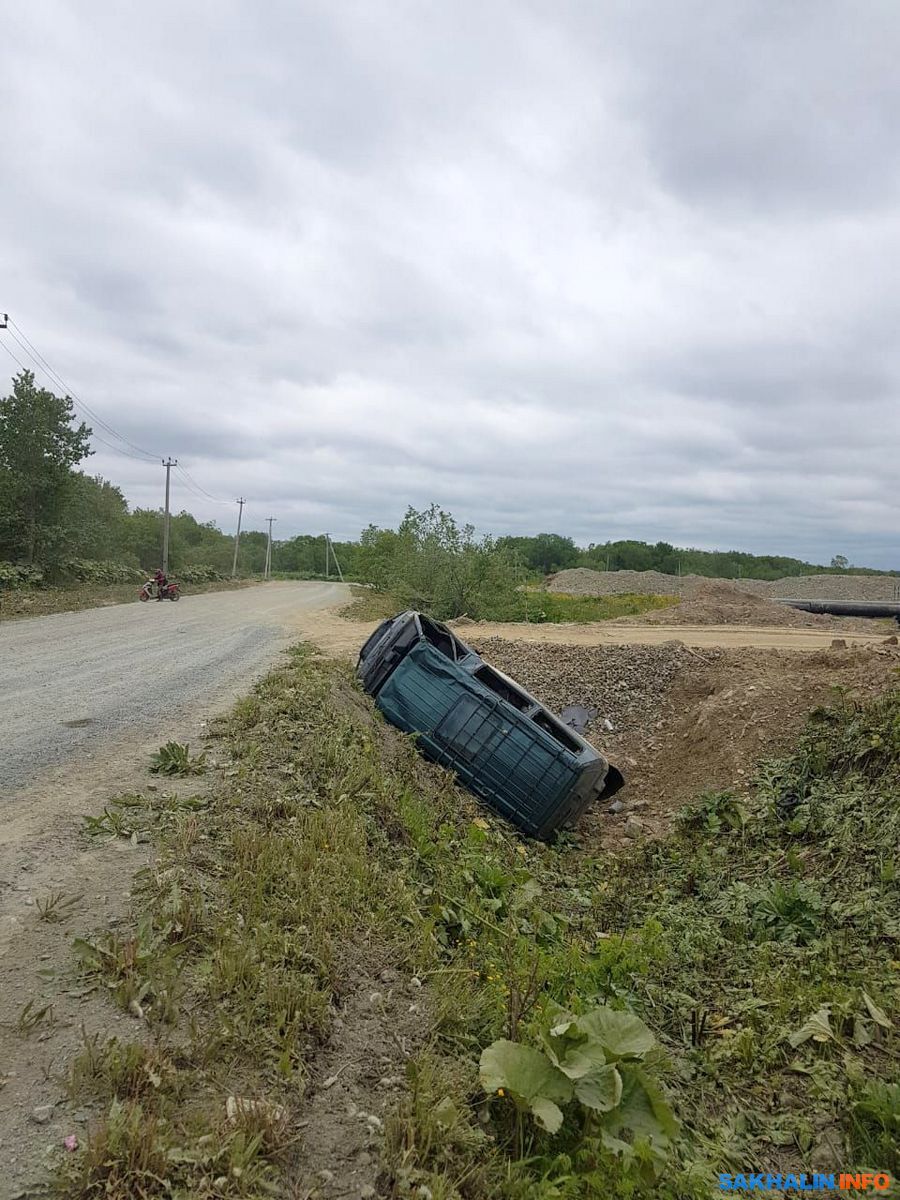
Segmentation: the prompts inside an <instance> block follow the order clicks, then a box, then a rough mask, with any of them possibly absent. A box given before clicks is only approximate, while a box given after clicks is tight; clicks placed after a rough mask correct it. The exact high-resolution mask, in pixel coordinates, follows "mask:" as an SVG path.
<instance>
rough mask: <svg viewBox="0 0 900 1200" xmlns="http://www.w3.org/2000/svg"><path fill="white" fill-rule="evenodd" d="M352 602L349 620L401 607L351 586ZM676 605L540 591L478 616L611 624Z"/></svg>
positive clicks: (665, 600)
mask: <svg viewBox="0 0 900 1200" xmlns="http://www.w3.org/2000/svg"><path fill="white" fill-rule="evenodd" d="M352 590H353V600H352V601H351V602H350V604H348V605H347V606H346V607H345V608H342V609H341V616H342V617H346V618H347V619H349V620H352V621H382V620H384V619H385V617H392V616H394V614H395V613H397V612H399V611H400V609H401V608H402V605H401V604H400V603H399V602H398V601H397V600H395V599H394V598H393V597H392V596H390V595H388V594H386V593H384V592H376V591H374V590H373V589H372V588H363V587H353V589H352ZM677 603H678V597H677V596H638V595H618V596H569V595H565V594H563V593H561V592H545V591H544V590H543V589H542V588H525V589H522V590H520V591H517V592H516V593H515V594H514V595H513V597H512V599H511V600H510V601H509V602H508V603H498V604H496V605H495V606H494V608H493V609H488V610H487V611H486V612H485V613H484V614H483V615H482V616H481V617H480V619H481V620H484V621H529V622H533V623H534V624H545V623H547V624H560V623H568V622H573V623H578V624H588V623H589V622H591V621H611V620H614V619H615V618H616V617H631V616H639V615H640V614H641V613H645V612H655V611H656V610H658V609H661V608H671V607H672V605H674V604H677Z"/></svg>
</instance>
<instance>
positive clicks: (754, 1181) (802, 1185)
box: [719, 1171, 891, 1192]
mask: <svg viewBox="0 0 900 1200" xmlns="http://www.w3.org/2000/svg"><path fill="white" fill-rule="evenodd" d="M890 1186H891V1177H890V1175H886V1174H885V1173H884V1171H877V1172H875V1173H874V1174H873V1173H872V1172H870V1171H861V1172H855V1171H854V1172H849V1171H841V1172H840V1173H835V1174H831V1175H820V1174H819V1173H818V1172H817V1173H816V1174H814V1175H773V1174H769V1173H768V1172H766V1171H754V1172H752V1173H748V1174H746V1175H720V1176H719V1189H720V1190H721V1191H723V1192H866V1191H874V1192H886V1191H887V1190H888V1188H889V1187H890Z"/></svg>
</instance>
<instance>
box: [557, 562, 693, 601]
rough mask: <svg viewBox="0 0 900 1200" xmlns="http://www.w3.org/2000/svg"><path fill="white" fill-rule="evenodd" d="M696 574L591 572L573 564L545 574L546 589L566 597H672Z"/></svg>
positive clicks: (586, 568)
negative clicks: (631, 595) (562, 569)
mask: <svg viewBox="0 0 900 1200" xmlns="http://www.w3.org/2000/svg"><path fill="white" fill-rule="evenodd" d="M699 578H700V576H699V575H691V576H685V577H684V579H682V578H679V577H678V576H677V575H664V574H662V573H661V572H660V571H591V570H590V569H589V568H588V567H573V568H572V569H571V570H569V571H559V572H558V573H557V574H556V575H551V576H549V577H548V579H547V581H546V583H545V585H544V586H545V587H546V589H547V591H548V592H564V593H565V594H566V595H569V596H617V595H622V594H625V593H630V594H634V595H639V596H674V595H677V594H678V593H679V592H680V591H681V587H682V584H683V583H684V582H685V579H699Z"/></svg>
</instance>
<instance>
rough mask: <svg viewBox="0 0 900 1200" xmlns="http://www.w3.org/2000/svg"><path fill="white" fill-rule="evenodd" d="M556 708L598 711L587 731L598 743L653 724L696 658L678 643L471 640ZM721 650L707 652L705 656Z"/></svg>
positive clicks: (492, 660)
mask: <svg viewBox="0 0 900 1200" xmlns="http://www.w3.org/2000/svg"><path fill="white" fill-rule="evenodd" d="M470 644H471V645H473V646H474V648H475V649H476V650H477V651H478V653H479V654H481V655H483V656H484V658H485V659H487V661H488V662H489V663H491V664H492V665H493V666H495V667H499V668H500V670H501V671H503V672H505V673H506V674H507V675H509V676H510V677H511V678H513V679H515V680H516V681H517V682H518V683H520V684H522V686H523V687H525V688H527V689H528V691H529V692H531V693H532V694H533V695H535V696H537V698H538V699H539V700H541V701H543V703H544V704H546V705H548V706H549V707H550V708H552V709H553V710H554V711H555V712H560V711H561V710H562V709H563V708H565V707H566V706H567V705H569V704H582V705H584V706H585V707H586V708H591V709H594V710H595V711H596V714H597V715H596V717H595V718H594V720H593V721H591V722H590V723H589V724H588V726H587V727H586V730H585V736H586V737H590V736H591V735H592V733H593V732H595V731H598V738H599V740H601V741H602V739H603V738H604V737H606V736H607V735H608V733H609V732H610V731H609V730H608V729H607V728H606V726H605V725H604V721H608V722H609V724H610V725H611V726H612V730H613V731H619V732H621V731H622V730H624V729H642V728H645V727H646V725H647V723H648V722H651V723H652V722H653V721H654V720H655V719H656V717H657V714H658V712H659V709H660V706H661V705H662V703H663V701H664V698H665V696H666V694H667V692H668V690H669V687H670V686H671V684H672V682H673V680H674V679H675V678H676V677H677V676H678V675H679V673H680V672H681V671H683V670H684V668H685V666H686V665H687V664H688V663H690V662H691V661H696V656H695V655H694V654H693V653H692V652H691V651H690V650H688V649H687V647H686V646H683V645H682V644H681V643H680V642H663V644H662V645H659V646H633V645H625V646H568V645H564V644H563V645H560V644H554V645H549V644H547V643H545V642H520V641H514V642H511V641H506V640H505V639H503V638H482V639H479V640H477V641H474V642H472V643H470ZM721 653H722V652H721V651H718V650H712V651H709V653H708V655H707V656H706V657H710V656H718V655H719V654H721Z"/></svg>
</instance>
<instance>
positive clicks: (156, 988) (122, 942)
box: [74, 917, 179, 1022]
mask: <svg viewBox="0 0 900 1200" xmlns="http://www.w3.org/2000/svg"><path fill="white" fill-rule="evenodd" d="M171 932H172V930H171V927H170V926H164V927H163V928H161V929H160V928H158V927H155V926H154V924H153V921H152V919H151V918H150V917H145V918H144V919H143V920H142V921H141V922H140V924H139V925H138V927H137V930H136V931H135V933H134V934H133V935H132V936H131V937H121V936H120V935H119V934H117V933H113V932H109V933H106V934H102V935H100V936H98V937H96V938H94V939H93V940H89V939H86V938H76V939H75V942H74V950H75V955H76V957H77V959H78V961H79V963H80V964H81V968H82V970H83V971H84V972H85V973H86V974H88V975H94V976H96V977H97V978H98V979H100V980H101V981H102V982H103V983H104V984H105V986H106V987H107V988H108V989H109V992H110V994H111V995H112V997H113V998H114V999H115V1001H116V1003H117V1004H118V1005H119V1007H120V1008H124V1009H125V1010H126V1011H128V1012H131V1013H132V1014H134V1015H135V1016H138V1017H143V1016H150V1015H152V1016H153V1017H154V1018H155V1019H157V1020H162V1021H165V1022H172V1021H174V1020H175V1019H176V1017H177V1013H178V1008H177V1000H178V993H179V964H178V960H177V952H178V947H177V946H173V945H171V944H170V943H169V935H170V933H171Z"/></svg>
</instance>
